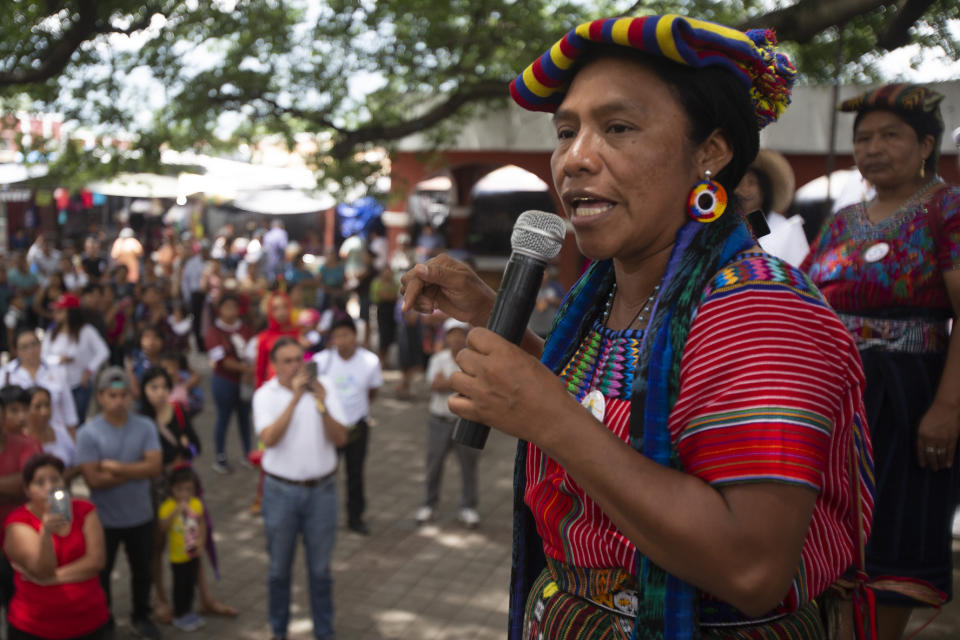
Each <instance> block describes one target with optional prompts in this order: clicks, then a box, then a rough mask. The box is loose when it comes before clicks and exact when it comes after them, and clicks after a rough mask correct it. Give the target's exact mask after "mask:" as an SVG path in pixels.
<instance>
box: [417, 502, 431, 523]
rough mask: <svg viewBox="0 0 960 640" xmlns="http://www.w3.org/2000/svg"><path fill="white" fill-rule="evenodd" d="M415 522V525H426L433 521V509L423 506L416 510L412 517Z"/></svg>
mask: <svg viewBox="0 0 960 640" xmlns="http://www.w3.org/2000/svg"><path fill="white" fill-rule="evenodd" d="M414 517H415V518H416V520H417V524H426V523H427V522H430V521H431V520H433V507H429V506H427V505H424V506H422V507H420V508H419V509H417V515H416V516H414Z"/></svg>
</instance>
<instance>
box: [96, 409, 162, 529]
mask: <svg viewBox="0 0 960 640" xmlns="http://www.w3.org/2000/svg"><path fill="white" fill-rule="evenodd" d="M159 449H160V438H159V437H158V436H157V430H156V428H155V427H154V425H153V423H152V422H151V421H150V420H148V419H147V418H144V417H143V416H141V415H137V414H135V413H131V414H129V416H128V417H127V423H126V424H125V425H124V426H122V427H115V426H113V425H112V424H110V423H109V422H107V421H106V420H104V419H103V415H101V414H97V415H95V416H94V417H92V418H90V419H89V420H87V421H86V423H84V425H83V427H82V428H81V429H80V430H79V431H78V432H77V464H84V463H85V462H99V461H100V460H107V459H109V460H117V461H118V462H139V461H141V460H143V455H144V453H146V452H147V451H157V450H159ZM90 501H91V502H93V504H94V506H95V507H96V508H97V515H99V516H100V521H101V522H102V523H103V526H104V527H109V528H112V529H120V528H126V527H137V526H140V525H142V524H145V523H147V522H150V521H151V520H153V505H152V503H151V501H150V480H149V479H147V478H142V479H140V480H128V481H127V482H124V483H123V484H118V485H117V486H115V487H110V488H109V489H90Z"/></svg>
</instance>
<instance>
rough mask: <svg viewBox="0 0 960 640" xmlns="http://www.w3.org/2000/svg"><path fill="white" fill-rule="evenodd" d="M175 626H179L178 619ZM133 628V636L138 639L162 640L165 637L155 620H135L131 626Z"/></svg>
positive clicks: (174, 622) (175, 620) (174, 621)
mask: <svg viewBox="0 0 960 640" xmlns="http://www.w3.org/2000/svg"><path fill="white" fill-rule="evenodd" d="M173 624H177V619H176V618H174V619H173ZM131 626H132V627H133V634H134V635H135V636H137V637H138V638H146V639H147V640H161V639H162V638H163V635H162V634H161V633H160V628H159V627H157V625H155V624H154V623H153V620H134V621H133V622H132V624H131Z"/></svg>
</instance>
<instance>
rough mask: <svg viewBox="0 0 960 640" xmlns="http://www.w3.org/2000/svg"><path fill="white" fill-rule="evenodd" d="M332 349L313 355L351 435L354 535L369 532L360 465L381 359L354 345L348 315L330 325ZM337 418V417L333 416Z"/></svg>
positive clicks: (347, 455) (348, 457) (347, 451)
mask: <svg viewBox="0 0 960 640" xmlns="http://www.w3.org/2000/svg"><path fill="white" fill-rule="evenodd" d="M330 344H331V348H329V349H325V350H324V351H321V352H320V353H318V354H316V355H315V356H313V360H314V362H316V363H317V373H318V375H319V376H320V377H321V379H327V380H329V381H330V386H329V387H328V391H329V392H330V395H333V396H336V398H337V401H338V404H339V405H340V406H341V407H343V412H344V413H343V420H342V422H343V424H344V426H346V427H347V429H348V431H349V432H350V437H349V440H348V442H347V444H346V446H344V447H343V449H342V452H343V457H344V460H345V461H346V466H347V527H348V528H349V529H350V530H351V531H354V532H356V533H359V534H362V535H366V534H368V533H370V530H369V529H368V528H367V525H366V523H365V522H364V520H363V512H364V510H365V509H366V499H365V497H364V489H363V465H364V461H365V460H366V458H367V444H368V442H369V440H370V425H369V424H368V422H367V417H368V416H369V415H370V403H371V402H372V401H373V398H374V396H375V395H376V393H377V389H378V388H379V387H380V386H381V385H383V375H382V372H381V369H380V358H378V357H377V355H376V354H374V353H373V352H371V351H367V350H366V349H364V348H362V347H360V346H359V345H358V344H357V327H356V325H355V324H354V323H353V319H352V318H350V316H343V317H341V318H339V319H337V320H335V321H334V322H333V325H332V326H331V328H330ZM335 415H336V414H335Z"/></svg>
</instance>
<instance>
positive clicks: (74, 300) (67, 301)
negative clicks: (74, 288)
mask: <svg viewBox="0 0 960 640" xmlns="http://www.w3.org/2000/svg"><path fill="white" fill-rule="evenodd" d="M79 306H80V298H78V297H77V296H75V295H73V294H72V293H63V294H60V297H59V298H57V300H56V301H55V302H54V303H53V304H52V305H50V307H51V308H52V309H77V308H78V307H79Z"/></svg>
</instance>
